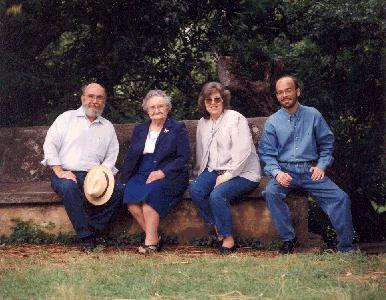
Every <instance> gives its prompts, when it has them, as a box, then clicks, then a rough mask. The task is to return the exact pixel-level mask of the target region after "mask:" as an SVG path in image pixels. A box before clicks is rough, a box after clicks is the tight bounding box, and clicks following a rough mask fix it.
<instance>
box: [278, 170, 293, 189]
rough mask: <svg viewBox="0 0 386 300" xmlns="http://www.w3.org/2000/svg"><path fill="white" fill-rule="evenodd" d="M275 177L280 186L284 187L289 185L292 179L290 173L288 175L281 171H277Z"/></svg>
mask: <svg viewBox="0 0 386 300" xmlns="http://www.w3.org/2000/svg"><path fill="white" fill-rule="evenodd" d="M275 179H276V181H277V182H278V183H279V184H280V185H281V186H284V187H289V185H290V183H291V181H292V177H291V175H289V174H288V173H285V172H283V171H279V173H277V175H276V177H275Z"/></svg>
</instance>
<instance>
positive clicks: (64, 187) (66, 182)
mask: <svg viewBox="0 0 386 300" xmlns="http://www.w3.org/2000/svg"><path fill="white" fill-rule="evenodd" d="M58 188H59V192H61V193H63V194H67V193H72V192H74V191H77V190H79V187H78V184H77V183H76V182H75V181H73V180H71V179H60V182H59V184H58Z"/></svg>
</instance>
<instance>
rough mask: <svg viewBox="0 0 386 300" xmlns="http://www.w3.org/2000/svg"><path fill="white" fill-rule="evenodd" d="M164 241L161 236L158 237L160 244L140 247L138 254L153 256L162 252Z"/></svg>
mask: <svg viewBox="0 0 386 300" xmlns="http://www.w3.org/2000/svg"><path fill="white" fill-rule="evenodd" d="M162 243H163V239H162V237H161V236H159V237H158V243H157V244H155V245H145V244H143V245H141V246H139V247H138V252H139V253H141V254H152V253H156V252H159V251H161V249H162Z"/></svg>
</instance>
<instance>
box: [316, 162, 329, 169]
mask: <svg viewBox="0 0 386 300" xmlns="http://www.w3.org/2000/svg"><path fill="white" fill-rule="evenodd" d="M316 166H317V167H318V168H319V169H322V170H323V171H325V170H326V169H327V164H325V163H322V162H318V164H317V165H316Z"/></svg>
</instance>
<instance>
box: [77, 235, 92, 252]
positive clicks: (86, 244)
mask: <svg viewBox="0 0 386 300" xmlns="http://www.w3.org/2000/svg"><path fill="white" fill-rule="evenodd" d="M95 248H96V245H95V238H94V237H93V236H92V237H90V236H88V237H85V238H82V239H81V240H80V251H83V252H92V251H94V249H95Z"/></svg>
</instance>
